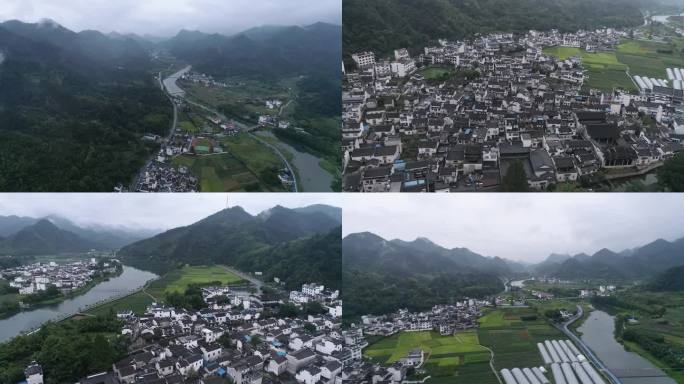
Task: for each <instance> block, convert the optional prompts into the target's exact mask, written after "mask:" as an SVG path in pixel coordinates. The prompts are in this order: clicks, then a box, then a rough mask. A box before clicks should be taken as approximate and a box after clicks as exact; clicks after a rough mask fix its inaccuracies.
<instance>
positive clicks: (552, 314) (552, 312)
mask: <svg viewBox="0 0 684 384" xmlns="http://www.w3.org/2000/svg"><path fill="white" fill-rule="evenodd" d="M544 316H546V317H547V318H549V319H550V320H552V321H555V322H559V321H560V320H561V318H562V316H561V313H560V311H559V310H557V309H549V310H547V311H546V312H544Z"/></svg>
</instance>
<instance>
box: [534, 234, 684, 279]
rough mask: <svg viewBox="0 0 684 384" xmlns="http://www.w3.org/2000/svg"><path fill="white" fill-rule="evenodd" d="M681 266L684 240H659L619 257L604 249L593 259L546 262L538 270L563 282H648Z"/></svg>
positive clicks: (683, 257)
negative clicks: (596, 280) (586, 280)
mask: <svg viewBox="0 0 684 384" xmlns="http://www.w3.org/2000/svg"><path fill="white" fill-rule="evenodd" d="M680 265H684V238H683V239H679V240H676V241H673V242H669V241H666V240H663V239H659V240H656V241H653V242H651V243H649V244H646V245H644V246H642V247H639V248H635V249H633V250H629V251H624V252H620V253H616V252H613V251H611V250H609V249H605V248H604V249H601V250H600V251H598V252H596V253H594V254H593V255H591V256H587V255H584V254H580V255H576V256H574V257H572V258H569V259H566V260H564V261H562V262H550V261H549V260H547V261H545V262H544V263H542V264H538V265H537V266H536V267H535V270H536V272H537V273H538V274H542V275H547V276H552V277H558V278H562V279H582V278H584V279H645V278H648V277H651V276H654V275H656V274H658V273H661V272H663V271H665V270H667V269H668V268H672V267H676V266H680Z"/></svg>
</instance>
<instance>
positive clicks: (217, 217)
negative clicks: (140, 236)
mask: <svg viewBox="0 0 684 384" xmlns="http://www.w3.org/2000/svg"><path fill="white" fill-rule="evenodd" d="M340 226H341V222H340V221H339V220H336V219H334V218H332V217H330V216H329V215H327V214H325V213H322V212H320V211H318V210H314V211H312V212H306V211H297V210H293V209H288V208H283V207H280V206H277V207H274V208H271V209H269V210H267V211H265V212H262V213H261V214H259V215H256V216H252V215H250V214H249V213H247V212H246V211H245V210H244V209H242V208H241V207H233V208H229V209H225V210H222V211H220V212H217V213H215V214H213V215H211V216H209V217H207V218H205V219H203V220H200V221H198V222H197V223H194V224H192V225H189V226H186V227H180V228H175V229H172V230H170V231H167V232H164V233H162V234H159V235H157V236H154V237H152V238H149V239H146V240H142V241H139V242H137V243H134V244H131V245H129V246H126V247H124V248H122V249H121V250H120V251H119V253H118V256H119V257H120V258H121V259H122V260H123V261H124V262H126V263H127V264H130V265H133V266H136V267H139V268H143V269H152V270H154V271H158V272H163V271H166V270H168V269H171V268H173V267H175V266H178V265H181V264H191V265H203V264H207V263H223V264H228V265H233V266H235V267H237V268H239V269H243V270H246V271H256V270H259V271H261V272H263V273H264V275H265V276H266V278H268V279H270V278H272V277H279V278H280V279H281V280H284V281H285V282H286V283H287V284H288V285H289V284H294V285H299V284H301V282H302V280H305V278H306V276H313V277H320V278H321V279H322V280H324V281H322V282H325V283H326V284H328V285H331V286H339V265H340V259H341V256H340V253H339V249H340V247H341V245H340V237H341V235H340ZM335 269H336V270H337V272H335ZM335 274H337V275H335ZM335 276H337V279H338V281H337V282H335V281H334V277H335Z"/></svg>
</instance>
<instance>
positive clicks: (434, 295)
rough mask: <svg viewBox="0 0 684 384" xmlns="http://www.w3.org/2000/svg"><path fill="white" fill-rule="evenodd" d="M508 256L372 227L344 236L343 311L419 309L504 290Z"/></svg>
mask: <svg viewBox="0 0 684 384" xmlns="http://www.w3.org/2000/svg"><path fill="white" fill-rule="evenodd" d="M511 273H512V271H511V267H510V266H509V262H507V261H505V260H503V259H500V258H488V257H484V256H481V255H478V254H476V253H474V252H472V251H470V250H468V249H465V248H454V249H446V248H443V247H440V246H438V245H436V244H434V243H432V242H431V241H430V240H428V239H425V238H418V239H416V240H415V241H411V242H406V241H401V240H391V241H388V240H385V239H383V238H381V237H379V236H377V235H375V234H372V233H367V232H366V233H357V234H351V235H348V236H347V237H345V238H344V239H343V240H342V283H343V286H344V296H345V298H344V300H345V304H344V305H345V307H344V316H345V317H346V318H354V317H356V316H360V315H363V314H368V313H372V314H383V313H388V312H391V311H394V310H397V309H399V308H408V309H410V310H422V309H427V308H430V307H431V306H432V305H434V304H438V303H449V302H453V301H454V300H459V299H461V298H464V297H482V296H485V295H489V294H494V293H496V292H500V291H502V290H503V288H504V286H503V283H502V277H503V276H506V275H509V274H511Z"/></svg>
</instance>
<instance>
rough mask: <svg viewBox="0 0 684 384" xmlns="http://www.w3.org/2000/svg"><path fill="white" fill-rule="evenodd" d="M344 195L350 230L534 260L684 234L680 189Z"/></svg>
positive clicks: (345, 219)
mask: <svg viewBox="0 0 684 384" xmlns="http://www.w3.org/2000/svg"><path fill="white" fill-rule="evenodd" d="M343 201H344V203H343V207H342V208H343V225H342V228H343V233H344V235H345V236H346V235H348V234H350V233H356V232H363V231H369V232H373V233H375V234H377V235H380V236H382V237H383V238H385V239H395V238H399V239H402V240H413V239H415V238H416V237H426V238H428V239H430V240H432V241H433V242H435V243H437V244H439V245H442V246H445V247H447V248H454V247H466V248H469V249H470V250H472V251H474V252H477V253H479V254H482V255H485V256H500V257H505V258H508V259H512V260H522V261H529V262H537V261H541V260H542V259H544V258H546V257H547V256H548V255H549V254H550V253H552V252H555V253H568V254H576V253H580V252H585V253H587V254H592V253H594V252H596V251H598V250H600V249H601V248H609V249H612V250H614V251H616V252H617V251H621V250H624V249H629V248H634V247H637V246H642V245H645V244H647V243H649V242H651V241H653V240H656V239H658V238H663V239H666V240H675V239H678V238H681V237H684V214H682V212H684V195H679V194H540V193H534V194H517V195H512V194H491V193H480V194H416V195H413V194H401V195H400V194H379V195H370V194H363V195H351V194H346V195H345V196H344V199H343Z"/></svg>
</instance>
